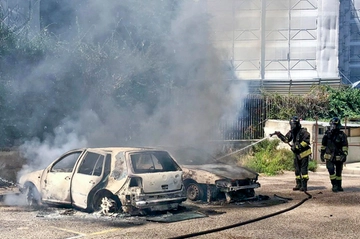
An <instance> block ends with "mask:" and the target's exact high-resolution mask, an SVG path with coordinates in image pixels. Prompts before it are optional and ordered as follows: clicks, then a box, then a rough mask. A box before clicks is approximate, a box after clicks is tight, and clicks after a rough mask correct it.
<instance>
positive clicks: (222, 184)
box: [215, 179, 231, 188]
mask: <svg viewBox="0 0 360 239" xmlns="http://www.w3.org/2000/svg"><path fill="white" fill-rule="evenodd" d="M215 185H216V187H220V188H225V187H231V181H230V180H227V179H220V180H216V181H215Z"/></svg>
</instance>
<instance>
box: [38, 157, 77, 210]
mask: <svg viewBox="0 0 360 239" xmlns="http://www.w3.org/2000/svg"><path fill="white" fill-rule="evenodd" d="M82 152H83V150H74V151H69V152H68V153H66V154H64V155H62V156H61V157H60V158H59V159H57V160H55V161H54V162H53V163H52V164H50V165H49V167H47V168H46V169H45V171H44V174H43V175H42V177H41V182H40V184H41V192H42V197H43V200H44V201H45V202H48V203H58V204H70V203H71V198H70V183H71V179H72V175H73V171H74V168H75V165H76V162H77V161H78V159H79V158H80V155H81V154H82Z"/></svg>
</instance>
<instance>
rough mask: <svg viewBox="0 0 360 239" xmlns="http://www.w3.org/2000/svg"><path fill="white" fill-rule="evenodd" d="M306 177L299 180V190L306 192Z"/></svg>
mask: <svg viewBox="0 0 360 239" xmlns="http://www.w3.org/2000/svg"><path fill="white" fill-rule="evenodd" d="M307 181H308V180H307V179H303V180H302V181H301V188H300V191H303V192H306V191H307Z"/></svg>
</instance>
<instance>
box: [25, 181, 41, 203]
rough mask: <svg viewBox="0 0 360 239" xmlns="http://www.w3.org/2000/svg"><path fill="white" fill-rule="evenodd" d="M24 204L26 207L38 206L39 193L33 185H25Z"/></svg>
mask: <svg viewBox="0 0 360 239" xmlns="http://www.w3.org/2000/svg"><path fill="white" fill-rule="evenodd" d="M25 196H26V204H27V205H28V206H38V205H40V201H41V200H40V193H39V191H38V190H37V189H36V187H35V186H34V185H33V184H30V183H29V184H27V185H26V190H25Z"/></svg>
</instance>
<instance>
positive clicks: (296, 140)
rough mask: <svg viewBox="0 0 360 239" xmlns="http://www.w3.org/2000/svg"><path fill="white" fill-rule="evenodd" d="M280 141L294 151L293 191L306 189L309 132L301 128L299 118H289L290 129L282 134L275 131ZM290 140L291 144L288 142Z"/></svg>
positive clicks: (309, 153)
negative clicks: (294, 183)
mask: <svg viewBox="0 0 360 239" xmlns="http://www.w3.org/2000/svg"><path fill="white" fill-rule="evenodd" d="M274 134H276V135H277V136H278V137H279V138H280V140H281V141H283V142H284V143H288V144H289V145H290V146H291V150H292V151H293V153H294V168H295V182H296V185H295V187H294V188H293V190H294V191H296V190H300V191H305V192H306V191H307V182H308V180H309V174H308V171H309V169H308V168H309V158H310V155H311V147H310V134H309V132H308V131H307V130H306V128H302V127H301V124H300V118H299V117H297V116H294V117H292V118H291V119H290V130H289V132H288V133H287V134H286V135H285V136H284V135H283V134H281V133H280V132H279V131H275V133H274ZM290 142H292V144H290Z"/></svg>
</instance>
